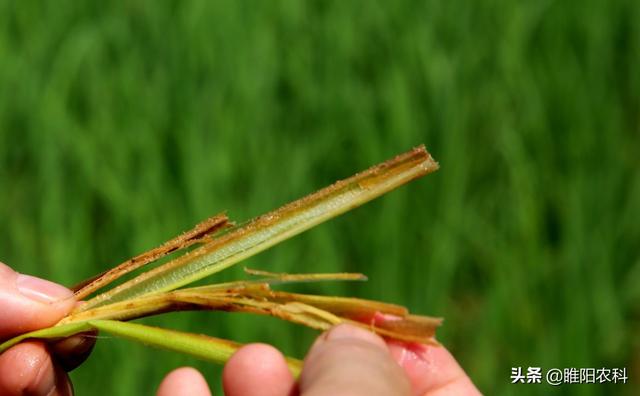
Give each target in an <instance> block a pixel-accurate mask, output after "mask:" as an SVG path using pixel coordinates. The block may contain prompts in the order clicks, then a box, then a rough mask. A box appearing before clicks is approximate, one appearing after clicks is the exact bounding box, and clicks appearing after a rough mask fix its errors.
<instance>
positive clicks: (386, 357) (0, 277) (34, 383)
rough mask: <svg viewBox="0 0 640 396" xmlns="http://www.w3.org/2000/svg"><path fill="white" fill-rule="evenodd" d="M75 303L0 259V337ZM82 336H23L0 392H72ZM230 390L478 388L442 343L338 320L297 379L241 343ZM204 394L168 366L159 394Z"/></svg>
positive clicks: (50, 395) (248, 393)
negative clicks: (389, 335)
mask: <svg viewBox="0 0 640 396" xmlns="http://www.w3.org/2000/svg"><path fill="white" fill-rule="evenodd" d="M75 304H76V301H75V299H74V298H73V293H72V292H71V291H70V290H68V289H66V288H64V287H63V286H60V285H57V284H55V283H52V282H49V281H46V280H44V279H40V278H35V277H32V276H29V275H23V274H19V273H17V272H15V271H13V270H12V269H11V268H10V267H8V266H6V265H4V264H2V263H0V306H1V307H2V310H0V341H4V340H6V339H8V338H10V337H12V336H15V335H16V334H20V333H24V332H26V331H31V330H35V329H39V328H43V327H48V326H51V325H53V324H55V323H56V322H57V321H59V320H60V319H62V318H63V317H64V316H65V315H66V314H67V313H68V312H69V311H71V309H73V307H74V305H75ZM93 344H94V339H93V338H92V337H86V336H82V335H78V336H74V337H70V338H67V339H65V340H62V341H60V342H58V343H57V344H53V345H51V344H45V343H43V342H41V341H26V342H22V343H20V344H18V345H16V346H14V347H12V348H10V349H9V350H7V351H6V352H5V353H3V354H2V355H0V395H7V396H13V395H27V394H28V395H43V396H45V395H47V396H57V395H72V394H73V388H72V386H71V382H70V381H69V377H68V376H67V374H66V372H65V370H66V371H69V370H71V369H73V368H74V367H75V366H77V365H78V364H79V363H81V362H82V361H83V360H84V359H85V358H86V357H87V356H88V354H89V353H90V351H91V348H92V347H93ZM222 381H223V387H224V391H225V395H227V396H241V395H242V396H254V395H256V396H257V395H260V396H296V395H304V396H328V395H332V396H334V395H335V396H340V395H345V396H346V395H349V396H359V395H362V396H378V395H399V396H401V395H407V396H408V395H420V396H447V395H465V396H466V395H479V394H480V392H478V390H477V389H476V388H475V386H474V385H473V383H472V382H471V380H470V379H469V377H468V376H467V375H466V374H465V373H464V371H463V370H462V368H461V367H460V366H459V365H458V363H457V362H456V361H455V359H454V358H453V357H452V356H451V354H449V352H448V351H447V350H446V349H445V348H444V347H435V346H428V345H419V344H405V343H399V342H394V341H385V340H383V339H382V338H380V337H379V336H377V335H375V334H373V333H371V332H369V331H366V330H364V329H361V328H358V327H355V326H350V325H338V326H336V327H334V328H332V329H330V330H329V331H327V332H325V333H323V334H322V335H321V336H320V337H318V339H317V340H316V342H315V343H314V344H313V346H312V347H311V349H310V351H309V353H308V354H307V357H306V358H305V361H304V366H303V370H302V374H301V375H300V378H299V380H298V381H296V380H295V379H294V378H293V376H292V375H291V373H290V371H289V369H288V367H287V365H286V362H285V359H284V356H283V355H282V353H280V352H279V351H278V350H277V349H275V348H274V347H272V346H270V345H266V344H250V345H246V346H244V347H242V348H241V349H239V350H238V351H237V352H236V353H235V354H234V355H233V356H232V357H231V359H230V360H229V361H228V362H227V364H226V366H225V368H224V372H223V378H222ZM168 395H175V396H181V395H185V396H186V395H189V396H209V395H211V391H210V390H209V387H208V385H207V382H206V380H205V379H204V377H203V376H202V374H200V373H199V372H198V371H197V370H195V369H193V368H189V367H183V368H179V369H176V370H174V371H172V372H171V373H169V375H167V376H166V377H165V379H164V380H163V381H162V383H161V384H160V387H159V389H158V396H168Z"/></svg>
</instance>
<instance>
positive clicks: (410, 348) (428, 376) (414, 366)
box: [387, 341, 480, 396]
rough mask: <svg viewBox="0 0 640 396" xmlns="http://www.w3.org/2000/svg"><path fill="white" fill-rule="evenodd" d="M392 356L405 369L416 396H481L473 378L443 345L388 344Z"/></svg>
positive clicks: (393, 342) (395, 342)
mask: <svg viewBox="0 0 640 396" xmlns="http://www.w3.org/2000/svg"><path fill="white" fill-rule="evenodd" d="M387 346H388V348H389V351H390V352H391V356H393V358H394V359H395V361H396V362H397V363H398V364H399V365H400V367H402V368H403V369H404V371H405V373H406V374H407V377H408V378H409V381H410V382H411V387H412V389H413V393H414V394H416V395H429V396H435V395H457V394H464V395H479V394H480V392H479V391H478V390H477V389H476V387H475V385H473V383H472V382H471V379H469V377H468V376H467V374H466V373H465V372H464V370H463V369H462V367H460V365H459V364H458V362H457V361H456V360H455V358H454V357H453V356H452V355H451V353H449V351H448V350H447V349H446V348H445V347H443V346H434V345H423V344H408V343H402V342H397V341H388V342H387Z"/></svg>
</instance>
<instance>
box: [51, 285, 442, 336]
mask: <svg viewBox="0 0 640 396" xmlns="http://www.w3.org/2000/svg"><path fill="white" fill-rule="evenodd" d="M326 275H327V278H328V277H329V276H331V275H334V276H335V278H334V279H347V278H348V275H352V276H351V277H352V278H353V279H358V277H357V275H359V274H326ZM292 276H293V275H283V277H292ZM316 276H318V275H316V274H311V275H307V276H306V277H307V278H311V279H312V278H313V277H316ZM297 277H298V278H300V279H304V278H305V275H297ZM216 286H217V285H216ZM221 286H222V285H221ZM183 310H217V311H228V312H249V313H254V314H259V315H269V316H274V317H277V318H280V319H283V320H287V321H290V322H294V323H298V324H302V325H305V326H307V327H311V328H314V329H317V330H327V329H328V328H329V327H331V326H333V325H336V324H339V323H351V324H355V325H358V326H361V327H365V328H368V329H370V330H372V331H374V332H376V333H378V334H380V335H382V336H386V337H391V338H394V339H398V340H401V341H407V342H419V343H431V344H433V343H435V341H434V340H433V336H434V334H435V329H436V328H437V327H438V326H439V325H440V323H441V320H440V319H438V318H428V317H422V316H415V315H410V314H409V312H408V311H407V309H406V308H404V307H401V306H398V305H393V304H387V303H382V302H378V301H369V300H362V299H357V298H346V297H326V296H315V295H307V294H297V293H287V292H281V291H274V290H271V289H270V287H269V284H268V283H256V282H235V283H232V284H227V285H226V287H223V288H219V287H215V286H213V287H199V288H190V289H183V290H176V291H172V292H164V293H156V294H152V295H149V296H142V297H139V298H135V299H131V300H127V301H122V302H117V303H113V304H109V305H105V306H101V307H97V308H93V309H90V310H87V311H84V312H78V313H76V314H73V315H71V316H69V317H67V318H65V319H64V320H63V321H62V322H61V324H66V323H73V322H79V321H80V322H81V321H87V320H95V319H110V320H131V319H136V318H140V317H144V316H150V315H157V314H161V313H164V312H171V311H183Z"/></svg>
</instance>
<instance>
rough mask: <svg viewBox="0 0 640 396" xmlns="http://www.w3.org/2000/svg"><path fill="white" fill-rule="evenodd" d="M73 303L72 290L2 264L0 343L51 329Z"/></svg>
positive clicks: (0, 275)
mask: <svg viewBox="0 0 640 396" xmlns="http://www.w3.org/2000/svg"><path fill="white" fill-rule="evenodd" d="M74 304H75V299H74V298H73V293H72V292H71V290H69V289H67V288H65V287H63V286H60V285H58V284H56V283H53V282H49V281H47V280H44V279H40V278H36V277H34V276H30V275H23V274H19V273H17V272H15V271H14V270H12V269H11V268H10V267H9V266H7V265H5V264H2V263H0V306H1V307H2V309H1V310H0V340H3V339H7V338H9V337H12V336H15V335H18V334H21V333H25V332H27V331H31V330H36V329H39V328H43V327H48V326H51V325H53V324H55V323H56V322H58V321H59V320H60V319H62V318H63V317H64V316H65V315H66V314H67V313H68V312H69V311H70V310H71V309H72V308H73V306H74Z"/></svg>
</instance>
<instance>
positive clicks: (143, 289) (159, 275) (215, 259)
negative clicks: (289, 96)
mask: <svg viewBox="0 0 640 396" xmlns="http://www.w3.org/2000/svg"><path fill="white" fill-rule="evenodd" d="M436 169H438V164H437V163H436V162H435V161H434V160H433V158H431V156H430V155H429V154H428V153H427V151H426V150H425V148H424V146H421V147H418V148H415V149H413V150H411V151H409V152H407V153H404V154H401V155H399V156H397V157H395V158H393V159H391V160H389V161H386V162H383V163H382V164H380V165H377V166H374V167H372V168H370V169H368V170H366V171H364V172H361V173H358V174H356V175H355V176H352V177H350V178H348V179H345V180H341V181H338V182H336V183H334V184H333V185H331V186H329V187H326V188H324V189H322V190H319V191H318V192H316V193H314V194H311V195H308V196H306V197H304V198H302V199H299V200H297V201H295V202H292V203H290V204H288V205H285V206H283V207H281V208H280V209H277V210H275V211H273V212H271V213H268V214H266V215H263V216H260V217H258V218H256V219H254V220H252V221H250V222H249V223H247V224H245V225H243V226H240V227H237V228H236V229H232V230H231V231H229V232H228V233H226V234H224V235H222V236H220V237H219V238H216V239H214V240H213V241H211V242H209V243H207V244H205V245H204V246H202V247H200V248H198V249H196V250H194V251H192V252H189V253H187V254H185V255H184V256H181V257H179V258H177V259H175V260H173V261H170V262H168V263H167V264H165V265H162V266H160V267H158V268H155V269H153V270H150V271H148V272H145V273H143V274H142V275H140V276H138V277H136V278H134V279H132V280H130V281H128V282H126V283H124V284H122V285H120V286H118V287H115V288H114V289H112V290H110V291H108V292H105V293H103V294H100V295H98V296H97V297H94V298H93V299H91V300H89V301H88V302H87V303H86V304H85V305H83V306H82V307H81V308H80V310H86V309H90V308H93V307H95V306H100V305H104V304H107V303H111V302H116V301H122V300H126V299H129V298H133V297H137V296H141V295H145V294H149V293H156V292H162V291H168V290H173V289H176V288H178V287H180V286H184V285H186V284H189V283H191V282H194V281H196V280H198V279H202V278H204V277H206V276H208V275H211V274H214V273H216V272H219V271H221V270H223V269H225V268H227V267H229V266H231V265H233V264H235V263H237V262H239V261H241V260H244V259H246V258H248V257H250V256H253V255H254V254H256V253H258V252H261V251H263V250H265V249H267V248H269V247H271V246H273V245H275V244H277V243H279V242H281V241H283V240H285V239H287V238H290V237H292V236H294V235H296V234H299V233H300V232H302V231H305V230H307V229H309V228H311V227H314V226H316V225H318V224H320V223H322V222H324V221H326V220H328V219H330V218H332V217H335V216H337V215H339V214H342V213H344V212H346V211H348V210H351V209H353V208H355V207H358V206H360V205H362V204H363V203H365V202H368V201H370V200H372V199H374V198H376V197H378V196H380V195H382V194H384V193H386V192H388V191H390V190H393V189H395V188H397V187H398V186H400V185H402V184H405V183H407V182H409V181H411V180H413V179H415V178H417V177H420V176H423V175H426V174H428V173H430V172H433V171H435V170H436Z"/></svg>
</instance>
